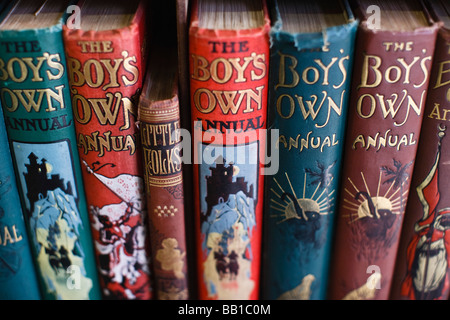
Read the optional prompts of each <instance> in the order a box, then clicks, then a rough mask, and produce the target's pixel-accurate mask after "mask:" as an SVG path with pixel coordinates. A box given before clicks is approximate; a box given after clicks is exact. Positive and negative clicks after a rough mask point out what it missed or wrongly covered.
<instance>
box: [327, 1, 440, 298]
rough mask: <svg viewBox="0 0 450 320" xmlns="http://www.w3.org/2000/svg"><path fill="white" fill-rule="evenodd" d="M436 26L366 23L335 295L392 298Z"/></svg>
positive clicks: (360, 40)
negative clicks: (374, 26)
mask: <svg viewBox="0 0 450 320" xmlns="http://www.w3.org/2000/svg"><path fill="white" fill-rule="evenodd" d="M361 10H363V9H362V8H361ZM436 32H437V27H436V25H430V26H429V27H424V28H419V29H416V30H415V31H410V32H408V31H404V32H392V31H383V30H376V31H373V30H370V29H369V28H368V25H367V21H362V22H361V24H360V27H359V31H358V36H357V40H356V47H355V59H354V61H355V63H354V73H353V79H352V81H353V82H352V93H351V97H350V109H349V115H348V117H349V118H348V126H347V137H346V145H345V149H344V154H345V156H344V165H343V172H342V184H341V196H340V197H341V199H340V204H339V210H338V216H337V229H336V240H335V249H334V258H333V259H334V260H333V261H332V268H331V275H330V290H329V296H330V298H331V299H383V300H384V299H388V297H389V291H390V286H391V280H392V275H393V270H394V264H395V258H396V254H397V248H398V242H399V237H400V230H401V225H402V221H403V216H404V211H405V207H406V202H407V199H408V191H409V187H410V182H411V175H412V170H413V166H414V159H415V156H416V151H417V144H418V141H419V133H420V126H421V122H422V118H423V106H424V103H425V99H426V94H427V88H428V82H429V75H430V68H431V63H432V57H433V51H434V44H435V39H436Z"/></svg>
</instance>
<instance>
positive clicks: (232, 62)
mask: <svg viewBox="0 0 450 320" xmlns="http://www.w3.org/2000/svg"><path fill="white" fill-rule="evenodd" d="M264 5H265V3H264ZM192 15H193V16H192V17H191V25H190V29H189V68H190V71H189V75H190V79H191V80H190V92H191V110H192V113H191V116H192V121H193V133H194V137H193V156H194V165H193V168H194V174H193V179H194V202H195V211H194V214H195V224H196V240H197V270H198V284H199V287H198V294H199V298H200V299H258V297H259V296H258V291H259V277H260V265H261V252H260V251H261V231H262V210H263V175H261V174H260V171H261V169H262V166H263V164H262V162H261V158H260V154H265V141H266V140H265V135H264V134H263V133H264V132H263V130H262V129H265V128H266V112H267V89H268V87H267V86H268V70H269V69H268V68H269V64H268V62H269V61H268V59H269V37H268V32H269V29H270V23H269V18H268V12H267V8H266V7H265V17H266V19H265V24H264V25H263V26H262V27H261V28H255V29H247V30H239V31H234V30H211V29H204V28H200V27H199V21H198V16H197V7H196V5H195V4H194V6H193V8H192ZM239 157H241V158H240V159H239Z"/></svg>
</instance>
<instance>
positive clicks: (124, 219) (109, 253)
mask: <svg viewBox="0 0 450 320" xmlns="http://www.w3.org/2000/svg"><path fill="white" fill-rule="evenodd" d="M80 11H81V24H80V29H74V28H69V27H68V26H65V27H64V29H63V38H64V44H65V52H66V57H67V72H68V76H69V84H70V91H71V97H72V105H73V114H74V123H75V128H76V141H77V146H78V151H79V154H80V159H81V163H82V168H83V181H84V184H85V188H86V198H87V203H88V207H89V214H90V218H91V226H92V232H93V237H94V243H95V251H96V256H97V261H98V270H99V274H100V276H101V277H100V280H101V285H102V290H103V297H104V298H105V299H149V298H151V297H152V289H151V283H150V266H149V256H150V255H149V251H148V250H149V244H148V238H147V234H148V232H147V220H146V217H147V209H146V201H145V194H144V180H143V172H142V158H141V153H140V152H141V148H140V137H139V130H138V129H137V127H136V125H135V122H136V120H137V102H138V98H139V94H140V92H141V88H142V83H143V75H144V71H145V57H146V54H145V52H146V42H145V41H144V39H145V38H144V37H145V32H144V31H145V17H146V11H145V5H144V3H143V2H142V1H128V2H127V3H122V5H121V3H120V2H112V3H111V2H107V1H100V2H99V1H95V2H94V1H84V2H81V3H80Z"/></svg>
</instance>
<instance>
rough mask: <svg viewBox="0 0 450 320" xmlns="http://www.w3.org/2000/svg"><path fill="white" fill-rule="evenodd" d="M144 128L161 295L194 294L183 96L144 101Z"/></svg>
mask: <svg viewBox="0 0 450 320" xmlns="http://www.w3.org/2000/svg"><path fill="white" fill-rule="evenodd" d="M139 128H140V132H141V141H142V153H143V159H144V168H145V170H144V178H145V186H146V188H145V190H146V195H147V207H148V211H149V225H150V235H151V236H150V241H151V252H152V265H153V271H154V279H155V288H156V290H157V298H158V299H160V300H186V299H188V298H189V290H188V274H187V269H188V268H187V267H188V265H187V254H186V235H185V216H184V188H183V170H182V162H181V154H180V152H181V136H180V134H179V133H178V132H177V130H178V129H180V109H179V103H178V97H177V96H174V98H173V99H170V100H164V101H158V102H153V103H150V102H149V101H146V100H145V99H142V98H141V100H140V103H139Z"/></svg>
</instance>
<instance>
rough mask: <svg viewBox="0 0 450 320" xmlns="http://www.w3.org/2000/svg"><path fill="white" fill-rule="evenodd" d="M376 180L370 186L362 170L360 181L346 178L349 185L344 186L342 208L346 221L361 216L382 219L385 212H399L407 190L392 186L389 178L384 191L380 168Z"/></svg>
mask: <svg viewBox="0 0 450 320" xmlns="http://www.w3.org/2000/svg"><path fill="white" fill-rule="evenodd" d="M377 180H378V181H377V184H376V185H372V186H371V187H370V185H369V181H368V180H367V179H366V177H365V175H364V173H363V172H361V180H360V181H352V179H351V178H350V177H348V178H347V181H348V182H349V183H350V185H351V187H346V188H344V191H345V193H344V199H343V203H344V204H343V205H342V208H343V209H344V210H345V211H346V212H345V213H344V214H343V216H344V217H345V218H347V219H349V220H348V223H353V222H355V221H358V220H360V219H363V218H371V219H384V218H385V217H387V214H388V215H389V216H391V215H397V214H400V213H401V212H400V211H401V210H400V209H401V207H402V201H403V202H404V198H405V195H406V194H407V192H406V193H405V190H400V189H401V188H400V187H396V186H394V182H392V181H391V180H389V185H388V187H387V190H386V191H385V192H384V190H382V185H383V183H384V184H386V182H383V181H382V180H383V179H382V171H381V170H380V174H379V176H378V179H377ZM356 183H358V184H356ZM374 191H376V192H374ZM402 199H403V200H402Z"/></svg>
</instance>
